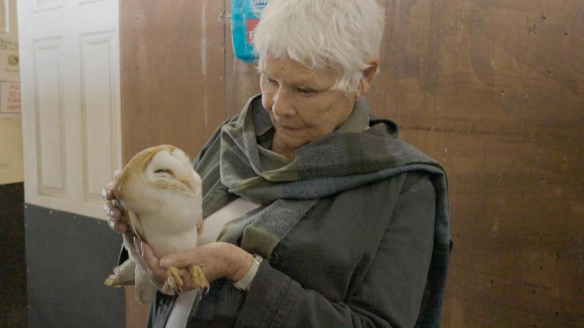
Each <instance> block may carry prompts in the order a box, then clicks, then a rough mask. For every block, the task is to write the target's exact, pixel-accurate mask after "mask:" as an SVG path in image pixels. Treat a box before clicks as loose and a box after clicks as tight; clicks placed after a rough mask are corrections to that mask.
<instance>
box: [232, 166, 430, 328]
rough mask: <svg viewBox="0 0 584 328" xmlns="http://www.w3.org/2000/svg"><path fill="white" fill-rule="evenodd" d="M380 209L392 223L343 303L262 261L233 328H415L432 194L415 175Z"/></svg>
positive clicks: (426, 182)
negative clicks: (367, 267) (395, 197)
mask: <svg viewBox="0 0 584 328" xmlns="http://www.w3.org/2000/svg"><path fill="white" fill-rule="evenodd" d="M407 183H408V180H407V179H406V182H405V183H404V186H405V185H406V184H407ZM388 203H389V202H388ZM380 206H388V208H387V209H384V210H387V211H388V212H386V213H389V214H388V215H391V218H390V220H389V223H388V225H387V227H386V230H385V233H384V235H383V237H382V240H381V242H380V244H379V247H378V249H377V251H376V253H375V257H374V259H373V260H372V264H371V266H370V267H369V269H368V271H367V273H366V275H365V278H364V279H363V280H362V281H361V282H360V283H359V284H358V286H356V288H355V290H354V292H352V293H351V295H349V296H347V298H346V299H345V300H344V301H343V302H330V301H329V300H327V299H326V298H325V297H324V296H322V295H321V294H319V293H318V292H316V291H314V290H310V289H305V288H303V287H302V286H301V285H300V284H299V283H298V282H296V281H294V280H293V279H291V278H290V277H289V276H287V275H286V274H284V273H282V272H280V271H278V270H276V269H275V268H272V267H271V266H270V264H269V263H268V261H264V262H262V264H261V265H260V268H259V270H258V273H257V275H256V277H255V279H254V281H253V284H252V287H251V289H250V291H249V292H248V295H247V298H246V300H245V302H244V304H243V307H242V309H241V311H240V314H239V317H238V319H237V324H236V326H237V327H414V325H415V324H416V320H417V318H418V315H419V312H420V306H421V302H422V297H423V294H424V289H425V285H426V280H427V274H428V269H429V266H430V261H431V258H432V247H433V236H434V220H435V219H434V217H435V211H436V192H435V190H434V186H433V185H432V183H431V181H430V179H429V178H428V177H427V176H423V177H422V178H419V176H418V179H416V181H414V182H411V183H410V185H409V188H408V189H407V190H404V189H402V192H401V194H400V196H399V198H398V200H397V202H396V203H395V206H391V208H389V207H390V205H380Z"/></svg>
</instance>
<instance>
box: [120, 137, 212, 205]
mask: <svg viewBox="0 0 584 328" xmlns="http://www.w3.org/2000/svg"><path fill="white" fill-rule="evenodd" d="M114 180H115V185H114V194H115V196H116V199H118V200H119V201H120V202H121V204H122V205H123V206H124V207H125V208H126V209H128V210H131V211H134V212H136V213H142V212H145V211H156V210H157V209H158V208H159V207H160V206H161V204H162V203H164V202H165V201H166V200H168V198H169V197H170V198H176V197H194V196H197V195H199V194H200V193H201V192H202V183H201V177H200V176H199V175H198V174H197V173H196V172H195V170H194V169H193V166H192V163H191V160H190V159H189V157H188V155H186V154H185V152H183V151H182V150H180V149H179V148H176V147H174V146H170V145H162V146H157V147H152V148H148V149H145V150H143V151H141V152H139V153H138V154H136V155H135V156H134V157H133V158H132V159H131V160H130V162H129V163H128V165H126V167H125V168H124V169H123V170H122V171H117V172H116V174H115V175H114Z"/></svg>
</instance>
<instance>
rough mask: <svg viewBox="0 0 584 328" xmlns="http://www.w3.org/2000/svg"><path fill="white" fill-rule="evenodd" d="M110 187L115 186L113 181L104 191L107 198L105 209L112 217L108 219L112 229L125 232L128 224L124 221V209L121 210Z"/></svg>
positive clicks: (103, 194)
mask: <svg viewBox="0 0 584 328" xmlns="http://www.w3.org/2000/svg"><path fill="white" fill-rule="evenodd" d="M110 187H113V183H111V182H110V183H109V184H108V187H106V188H105V189H104V190H103V192H102V196H103V197H104V198H106V199H107V201H106V202H105V205H104V206H103V211H104V212H105V214H106V215H107V216H109V217H110V219H109V221H108V226H109V227H110V229H112V230H114V231H117V232H119V233H124V232H126V230H128V225H127V224H126V223H125V222H124V221H122V216H123V214H122V211H121V210H120V208H119V206H118V201H117V200H116V199H115V198H114V196H113V193H112V192H111V188H110ZM108 188H109V189H108Z"/></svg>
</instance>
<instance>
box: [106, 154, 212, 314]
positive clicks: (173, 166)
mask: <svg viewBox="0 0 584 328" xmlns="http://www.w3.org/2000/svg"><path fill="white" fill-rule="evenodd" d="M114 180H115V185H114V189H113V192H114V195H115V196H116V199H117V200H118V202H119V203H120V205H121V206H122V207H123V212H124V215H125V217H126V222H127V223H128V225H129V227H130V229H128V231H127V232H126V233H124V247H125V248H126V249H127V250H128V253H129V257H130V258H129V259H128V260H127V261H125V262H124V263H122V264H121V265H120V266H118V267H115V268H114V274H113V275H110V276H109V277H108V278H107V280H106V281H105V284H106V285H108V286H122V285H129V284H131V283H132V281H133V282H134V285H135V296H136V300H138V302H140V303H148V302H150V301H151V300H153V299H154V297H155V295H156V287H155V286H154V285H153V284H152V283H151V282H150V280H149V278H148V275H147V268H146V265H145V264H144V262H143V260H142V258H141V257H140V256H139V255H138V254H137V253H136V250H135V249H134V246H133V238H134V236H136V237H137V238H140V239H141V240H144V241H146V242H147V243H148V244H149V245H150V247H151V248H152V250H153V252H154V255H156V257H157V258H159V259H160V258H162V257H164V256H166V255H169V254H172V253H177V252H184V251H187V250H191V249H193V248H195V247H196V246H197V238H198V236H200V235H201V233H202V228H203V208H202V183H201V177H200V176H199V175H198V174H197V173H196V172H195V171H194V170H193V167H192V165H191V162H190V160H189V157H188V156H187V155H186V154H185V153H184V152H183V151H182V150H180V149H178V148H176V147H174V146H168V145H163V146H158V147H153V148H148V149H145V150H143V151H141V152H140V153H138V154H136V156H134V157H133V158H132V159H131V160H130V162H129V163H128V165H126V167H125V168H124V169H123V170H122V171H117V172H116V173H115V174H114ZM189 273H190V280H191V283H192V284H193V286H194V287H195V288H201V287H206V288H208V287H209V283H208V282H207V279H206V277H205V275H204V273H203V271H202V269H201V267H199V266H192V267H190V268H189ZM167 275H168V279H167V281H166V282H165V284H164V286H163V287H162V291H163V292H164V293H165V294H168V295H173V294H174V293H175V292H177V291H180V286H181V285H182V283H183V281H182V279H181V276H180V273H179V270H178V269H177V268H175V267H171V268H169V269H168V272H167Z"/></svg>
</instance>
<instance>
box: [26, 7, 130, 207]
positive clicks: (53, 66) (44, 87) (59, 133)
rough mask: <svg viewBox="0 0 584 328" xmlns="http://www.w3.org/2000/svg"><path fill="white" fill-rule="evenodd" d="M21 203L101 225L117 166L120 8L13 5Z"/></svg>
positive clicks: (118, 142) (118, 161)
mask: <svg viewBox="0 0 584 328" xmlns="http://www.w3.org/2000/svg"><path fill="white" fill-rule="evenodd" d="M18 19H19V32H20V35H19V39H20V67H21V92H22V119H23V132H24V170H25V172H24V173H25V200H26V202H27V203H31V204H35V205H39V206H43V207H47V208H54V209H59V210H63V211H68V212H73V213H78V214H82V215H87V216H92V217H96V218H104V217H105V216H104V215H103V210H102V206H103V201H102V199H101V197H100V194H101V188H102V187H103V186H104V185H105V184H106V183H107V182H108V181H109V180H110V179H111V177H112V175H113V172H114V171H115V170H117V169H118V168H119V167H120V166H121V163H120V161H121V156H120V92H119V79H120V74H119V32H118V31H119V28H118V27H119V23H118V1H117V0H18Z"/></svg>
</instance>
